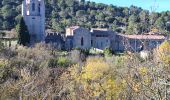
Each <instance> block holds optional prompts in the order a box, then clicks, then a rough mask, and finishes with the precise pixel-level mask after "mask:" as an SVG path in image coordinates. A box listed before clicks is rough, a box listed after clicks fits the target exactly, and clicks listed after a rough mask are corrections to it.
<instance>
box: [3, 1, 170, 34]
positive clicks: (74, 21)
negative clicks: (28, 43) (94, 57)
mask: <svg viewBox="0 0 170 100" xmlns="http://www.w3.org/2000/svg"><path fill="white" fill-rule="evenodd" d="M45 2H46V27H47V28H52V29H54V30H56V31H58V32H64V30H65V27H69V26H72V25H80V26H83V27H86V28H97V27H99V28H110V29H114V30H116V31H118V32H122V33H128V34H142V33H145V32H148V31H150V30H151V29H152V31H160V32H164V33H169V32H170V11H167V12H161V13H157V12H152V13H149V11H147V10H143V9H141V8H139V7H135V6H131V7H129V8H127V7H116V6H114V5H106V4H101V3H95V2H89V1H87V2H78V1H75V0H45ZM21 3H22V0H1V1H0V29H1V30H10V29H12V28H15V26H16V24H17V22H18V21H19V19H20V18H21Z"/></svg>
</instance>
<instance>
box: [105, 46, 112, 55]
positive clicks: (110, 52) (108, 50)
mask: <svg viewBox="0 0 170 100" xmlns="http://www.w3.org/2000/svg"><path fill="white" fill-rule="evenodd" d="M112 54H113V53H112V50H111V49H110V48H106V49H104V55H105V56H112Z"/></svg>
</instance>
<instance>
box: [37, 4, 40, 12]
mask: <svg viewBox="0 0 170 100" xmlns="http://www.w3.org/2000/svg"><path fill="white" fill-rule="evenodd" d="M40 7H41V5H40V4H39V5H38V12H40V11H41V10H40Z"/></svg>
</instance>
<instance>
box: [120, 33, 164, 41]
mask: <svg viewBox="0 0 170 100" xmlns="http://www.w3.org/2000/svg"><path fill="white" fill-rule="evenodd" d="M119 35H121V36H123V37H127V38H130V39H153V40H154V39H155V40H156V39H166V36H164V35H125V34H119Z"/></svg>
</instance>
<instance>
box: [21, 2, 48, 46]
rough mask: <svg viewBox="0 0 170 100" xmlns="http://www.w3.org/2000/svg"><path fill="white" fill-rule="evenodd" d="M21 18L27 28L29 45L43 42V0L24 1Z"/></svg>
mask: <svg viewBox="0 0 170 100" xmlns="http://www.w3.org/2000/svg"><path fill="white" fill-rule="evenodd" d="M22 16H23V18H24V21H25V23H26V25H27V27H28V30H29V34H30V37H31V38H30V40H31V41H30V43H31V44H34V43H38V42H42V41H44V37H45V4H44V0H24V1H23V3H22Z"/></svg>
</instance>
